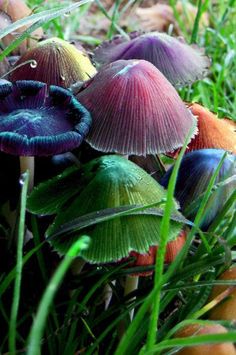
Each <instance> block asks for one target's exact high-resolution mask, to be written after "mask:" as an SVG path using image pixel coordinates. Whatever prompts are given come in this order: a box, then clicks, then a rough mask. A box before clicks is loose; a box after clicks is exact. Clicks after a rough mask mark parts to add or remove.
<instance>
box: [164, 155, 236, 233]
mask: <svg viewBox="0 0 236 355" xmlns="http://www.w3.org/2000/svg"><path fill="white" fill-rule="evenodd" d="M224 154H225V151H224V150H220V149H201V150H195V151H193V152H190V153H188V154H186V155H185V156H184V158H183V159H182V162H181V165H180V169H179V174H178V178H177V183H176V189H175V197H176V199H177V200H178V201H179V203H180V206H181V209H182V211H183V213H184V215H186V217H188V218H189V219H191V220H193V219H194V218H195V216H196V213H197V211H198V207H199V204H200V201H199V204H198V206H195V209H194V211H193V210H192V211H191V213H190V214H188V213H186V210H187V208H188V206H189V205H190V204H191V203H192V202H193V201H194V200H196V199H197V198H199V197H200V196H201V195H202V194H203V193H204V192H205V191H206V190H207V187H208V185H209V182H210V179H211V177H212V175H213V174H214V172H215V170H216V169H217V166H218V165H219V163H220V160H221V159H222V157H223V155H224ZM172 170H173V168H170V169H169V170H168V171H167V173H166V174H165V175H164V176H163V178H162V180H161V184H162V185H163V186H164V187H167V186H168V182H169V178H170V176H171V173H172ZM235 174H236V156H235V155H232V154H229V153H228V154H227V156H226V158H225V159H224V162H223V165H222V167H221V169H220V172H219V174H218V176H217V178H216V181H215V183H216V184H217V183H219V182H222V181H225V180H226V179H228V178H230V177H233V176H235ZM235 188H236V179H229V181H228V182H226V183H225V184H224V185H223V186H221V187H220V188H219V189H218V190H215V191H213V193H212V195H211V197H210V199H209V200H208V206H211V208H210V209H209V210H208V212H207V214H205V218H204V221H203V222H202V228H207V227H208V226H209V224H210V223H211V222H212V221H213V219H214V218H215V216H216V214H217V213H218V212H219V211H221V209H222V208H223V205H224V203H225V202H226V201H227V200H228V198H229V197H230V195H231V194H232V193H233V191H234V190H235Z"/></svg>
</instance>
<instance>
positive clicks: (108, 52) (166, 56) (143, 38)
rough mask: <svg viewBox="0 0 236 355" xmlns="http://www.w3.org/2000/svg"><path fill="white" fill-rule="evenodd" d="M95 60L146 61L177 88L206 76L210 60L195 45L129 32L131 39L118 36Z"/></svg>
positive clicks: (162, 35)
mask: <svg viewBox="0 0 236 355" xmlns="http://www.w3.org/2000/svg"><path fill="white" fill-rule="evenodd" d="M94 58H95V61H97V62H98V63H101V64H106V63H111V62H114V61H116V60H120V59H144V60H147V61H149V62H151V63H152V64H153V65H155V67H157V68H158V69H159V70H160V71H161V72H162V73H163V74H164V75H165V77H166V78H167V79H168V80H169V81H170V82H171V83H172V84H173V85H174V86H180V85H187V84H191V83H193V82H194V81H196V80H199V79H201V78H203V77H204V76H205V75H206V74H207V71H208V70H207V69H208V68H209V66H210V60H209V58H208V57H207V56H205V55H204V53H203V50H202V49H200V48H198V47H197V46H196V45H191V46H190V45H188V44H187V43H185V42H184V40H183V39H182V38H174V37H171V36H169V35H167V34H166V33H159V32H151V33H146V34H144V33H140V32H133V33H130V39H129V40H127V39H126V38H125V37H122V36H116V37H114V39H113V40H111V41H105V42H104V43H103V44H102V45H100V46H99V47H97V49H96V50H95V56H94Z"/></svg>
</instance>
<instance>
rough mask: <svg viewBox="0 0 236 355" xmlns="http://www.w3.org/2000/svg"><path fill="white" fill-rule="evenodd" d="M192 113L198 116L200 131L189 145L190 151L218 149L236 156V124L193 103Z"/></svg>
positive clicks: (191, 105)
mask: <svg viewBox="0 0 236 355" xmlns="http://www.w3.org/2000/svg"><path fill="white" fill-rule="evenodd" d="M189 108H190V110H191V111H192V113H193V114H194V115H195V116H197V120H198V131H199V134H198V135H196V136H195V137H194V138H193V139H192V140H191V142H190V143H189V145H188V151H191V150H197V149H205V148H216V149H224V150H228V151H231V152H233V153H235V154H236V123H235V122H234V121H232V120H230V119H228V118H222V119H220V118H217V116H216V115H214V114H213V113H212V112H210V111H209V110H208V109H206V108H204V107H203V106H201V105H199V104H197V103H193V104H190V105H189Z"/></svg>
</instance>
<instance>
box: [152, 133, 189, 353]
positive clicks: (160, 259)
mask: <svg viewBox="0 0 236 355" xmlns="http://www.w3.org/2000/svg"><path fill="white" fill-rule="evenodd" d="M194 130H195V126H194V127H192V129H191V130H190V132H189V133H188V136H187V137H186V140H185V144H184V146H183V148H182V149H181V152H180V154H179V157H178V159H177V161H176V164H175V166H174V169H173V172H172V174H171V177H170V182H169V185H168V190H167V201H166V206H165V211H164V216H163V218H162V223H161V231H160V234H161V239H160V245H159V248H158V252H157V258H156V267H155V276H154V289H155V298H154V304H153V307H152V313H151V317H150V325H149V329H148V337H147V350H150V349H151V347H152V346H153V345H154V344H155V341H156V331H157V325H158V317H159V310H160V296H161V286H162V274H163V269H164V260H165V253H166V245H167V242H168V235H169V229H170V219H171V211H172V208H173V199H174V191H175V184H176V181H177V176H178V171H179V167H180V164H181V160H182V157H183V155H184V152H185V149H186V148H187V145H188V142H189V140H190V139H191V137H192V135H193V132H194Z"/></svg>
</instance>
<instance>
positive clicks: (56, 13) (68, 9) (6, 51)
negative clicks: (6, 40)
mask: <svg viewBox="0 0 236 355" xmlns="http://www.w3.org/2000/svg"><path fill="white" fill-rule="evenodd" d="M89 1H91V0H81V1H79V2H76V3H75V4H73V5H70V6H66V7H63V8H62V9H60V10H56V11H55V10H50V12H49V14H48V15H47V16H43V17H42V16H41V17H39V19H38V20H37V21H36V22H35V23H33V25H31V26H30V27H28V28H27V29H26V30H25V31H24V32H23V33H22V34H21V35H20V36H18V37H17V38H16V39H15V40H14V41H12V42H11V44H10V45H9V46H8V47H6V48H5V49H4V50H3V51H2V53H1V54H0V61H1V60H2V59H3V58H5V57H6V56H7V55H8V54H9V53H11V51H13V50H14V49H15V48H16V47H18V46H19V44H20V43H21V42H22V41H24V39H25V38H27V37H29V35H30V34H31V33H32V32H33V31H35V30H36V29H37V28H38V27H40V26H42V25H44V24H45V23H47V22H49V21H51V20H53V19H55V18H57V17H59V16H61V15H63V14H65V13H69V12H71V11H74V10H75V9H76V8H77V7H79V6H81V5H83V4H86V3H87V2H89ZM32 16H34V15H32ZM9 27H10V26H9ZM10 32H11V31H10ZM5 33H6V31H5V32H4V31H3V33H0V35H2V37H4V36H5Z"/></svg>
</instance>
